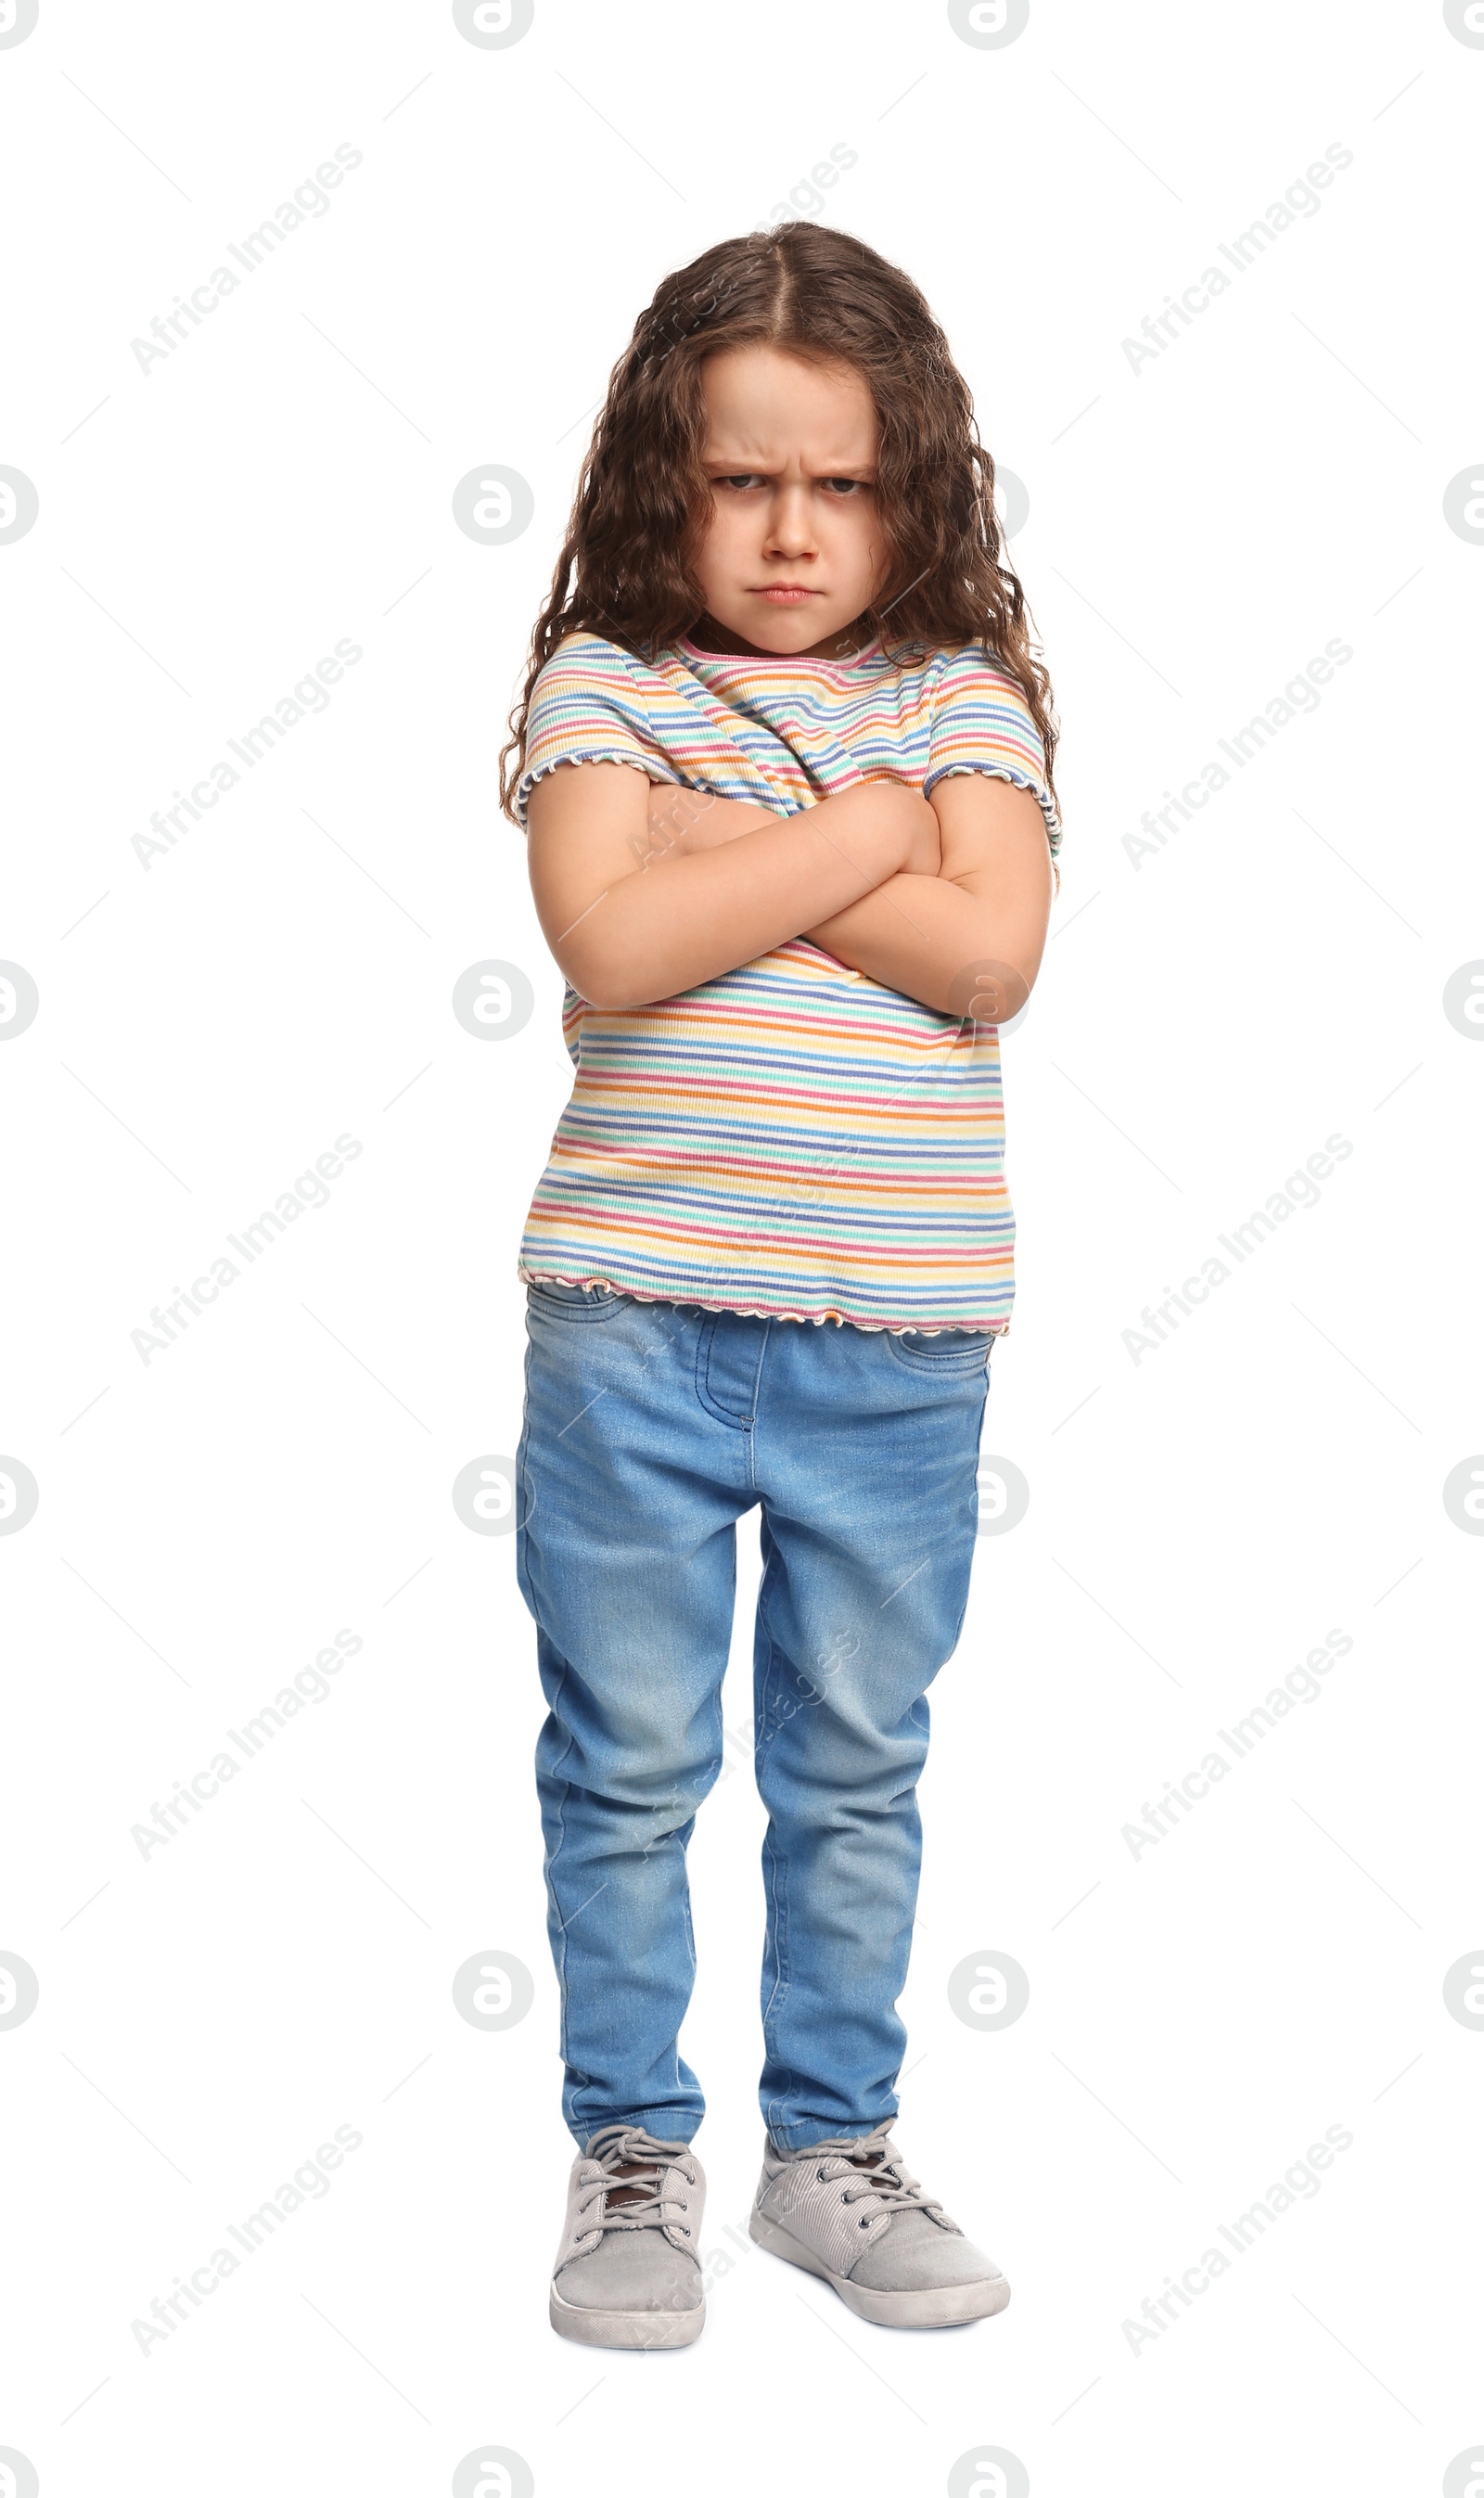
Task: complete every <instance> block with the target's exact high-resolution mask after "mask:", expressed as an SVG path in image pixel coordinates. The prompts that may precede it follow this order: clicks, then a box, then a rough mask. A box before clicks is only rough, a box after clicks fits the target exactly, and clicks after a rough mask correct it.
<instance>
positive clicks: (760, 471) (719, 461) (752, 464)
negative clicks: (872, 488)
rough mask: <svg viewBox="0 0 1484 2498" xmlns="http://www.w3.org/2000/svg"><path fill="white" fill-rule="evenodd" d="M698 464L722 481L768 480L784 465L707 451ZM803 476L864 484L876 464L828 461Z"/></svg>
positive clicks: (871, 476)
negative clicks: (714, 473) (728, 478)
mask: <svg viewBox="0 0 1484 2498" xmlns="http://www.w3.org/2000/svg"><path fill="white" fill-rule="evenodd" d="M702 465H703V466H704V467H706V468H714V469H716V470H717V471H718V473H719V474H720V475H722V476H724V477H770V476H774V475H776V473H777V471H778V469H779V468H780V467H781V466H782V465H783V463H782V462H780V461H773V462H769V461H767V460H760V459H754V458H751V457H749V456H748V454H747V453H745V452H741V453H738V454H737V455H736V456H735V457H734V458H731V457H728V456H727V455H726V453H725V452H721V451H708V452H706V453H705V455H704V457H703V460H702ZM805 473H806V474H807V475H809V476H812V477H856V478H859V479H860V480H861V481H862V482H863V483H869V482H870V481H871V480H872V479H873V478H874V477H875V475H876V463H875V461H874V460H836V461H827V462H824V463H823V464H822V465H821V466H819V467H818V468H810V469H807V470H806V472H805Z"/></svg>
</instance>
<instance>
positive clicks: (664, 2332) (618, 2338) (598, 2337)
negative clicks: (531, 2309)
mask: <svg viewBox="0 0 1484 2498" xmlns="http://www.w3.org/2000/svg"><path fill="white" fill-rule="evenodd" d="M548 2312H549V2314H550V2317H551V2324H552V2331H553V2332H554V2333H561V2334H563V2335H565V2339H566V2340H567V2341H568V2342H596V2343H597V2345H598V2346H599V2348H600V2349H602V2350H604V2351H678V2350H680V2349H682V2348H683V2346H684V2345H685V2344H686V2343H687V2342H694V2340H695V2339H696V2337H697V2335H698V2334H699V2332H700V2329H701V2327H702V2325H703V2324H704V2323H705V2322H706V2302H705V2300H704V2299H702V2300H701V2303H700V2305H699V2307H681V2308H676V2309H674V2310H673V2311H666V2312H663V2313H661V2312H660V2311H658V2310H656V2309H653V2308H642V2307H640V2308H623V2307H573V2306H572V2305H570V2303H569V2302H568V2301H567V2300H566V2299H565V2298H564V2297H563V2296H562V2295H561V2292H560V2291H559V2290H558V2289H557V2286H556V2284H555V2282H553V2284H552V2290H551V2304H550V2308H549V2311H548Z"/></svg>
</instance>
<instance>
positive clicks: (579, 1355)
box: [516, 1284, 991, 2151]
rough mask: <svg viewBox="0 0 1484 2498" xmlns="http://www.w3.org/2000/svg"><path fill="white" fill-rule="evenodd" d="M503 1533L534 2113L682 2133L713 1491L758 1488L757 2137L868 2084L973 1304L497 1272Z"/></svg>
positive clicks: (956, 1622)
mask: <svg viewBox="0 0 1484 2498" xmlns="http://www.w3.org/2000/svg"><path fill="white" fill-rule="evenodd" d="M528 1337H529V1349H528V1353H527V1360H526V1419H525V1427H524V1430H523V1432H522V1435H521V1445H520V1454H519V1457H518V1459H517V1477H518V1480H517V1525H516V1555H517V1572H518V1576H519V1580H520V1588H521V1593H522V1595H523V1596H524V1598H525V1600H526V1603H527V1605H528V1606H529V1607H530V1609H531V1612H532V1616H533V1617H534V1619H535V1623H536V1630H537V1643H536V1646H537V1658H538V1663H539V1668H540V1675H541V1682H542V1687H543V1689H544V1692H545V1695H546V1700H547V1703H548V1707H549V1711H550V1714H549V1715H548V1716H547V1718H546V1720H545V1723H544V1725H543V1726H542V1729H541V1732H540V1736H539V1738H538V1740H537V1744H536V1784H537V1789H538V1792H539V1795H540V1802H541V1818H542V1825H543V1828H544V1831H545V1837H546V1884H547V1897H548V1902H549V1914H548V1927H549V1932H550V1936H551V1944H552V1953H553V1957H554V1959H555V1962H556V1967H557V1978H558V1983H559V1985H560V1988H561V1997H562V2054H563V2057H564V2059H565V2068H566V2070H565V2088H564V2092H563V2114H564V2116H565V2119H566V2123H567V2125H568V2127H569V2129H570V2130H571V2132H572V2133H573V2135H574V2136H575V2137H576V2140H577V2142H578V2144H579V2146H583V2147H585V2146H586V2144H587V2142H588V2140H589V2139H590V2137H591V2136H592V2135H593V2134H594V2133H596V2132H597V2129H598V2127H599V2126H603V2125H610V2124H615V2123H624V2124H630V2125H642V2126H645V2127H647V2128H648V2129H649V2130H650V2132H652V2133H655V2134H658V2135H660V2136H661V2138H662V2139H666V2140H676V2139H680V2140H684V2141H689V2140H690V2138H691V2136H692V2135H693V2134H694V2131H695V2130H696V2127H697V2126H698V2125H699V2123H700V2120H701V2116H702V2113H703V2108H704V2101H703V2099H702V2097H701V2092H700V2086H699V2084H698V2083H697V2081H696V2079H695V2076H694V2073H693V2072H692V2070H691V2068H690V2066H688V2065H687V2064H686V2063H685V2061H684V2059H683V2058H682V2056H681V2054H680V2049H679V2032H680V2025H681V2021H682V2019H683V2017H684V2014H685V2011H686V2007H687V2005H688V2004H689V2002H690V2000H691V1990H692V1985H693V1982H694V1975H695V1944H694V1935H693V1932H692V1926H691V1903H690V1889H689V1885H688V1882H687V1878H686V1847H687V1844H688V1842H689V1840H690V1837H691V1832H692V1830H693V1828H694V1821H695V1813H696V1809H697V1807H698V1806H699V1804H700V1802H701V1800H702V1798H703V1797H704V1796H705V1795H706V1794H707V1793H708V1792H709V1790H710V1789H711V1787H712V1786H713V1785H714V1784H715V1782H716V1779H717V1777H718V1775H719V1773H720V1770H721V1767H722V1677H723V1674H724V1672H725V1670H726V1658H727V1650H728V1647H729V1643H730V1635H731V1622H732V1611H733V1603H734V1597H735V1588H736V1535H735V1527H736V1521H737V1520H738V1519H739V1518H740V1517H741V1516H742V1515H743V1513H744V1512H745V1511H747V1510H750V1509H752V1508H753V1507H754V1506H755V1504H760V1506H761V1512H762V1517H761V1543H762V1562H763V1569H762V1580H761V1585H760V1587H759V1590H758V1615H757V1634H756V1645H755V1692H754V1738H755V1760H756V1767H757V1777H758V1791H759V1793H760V1795H761V1797H762V1801H763V1803H764V1805H765V1806H766V1808H767V1813H768V1826H767V1835H766V1838H765V1839H764V1841H763V1847H762V1871H763V1883H764V1889H765V1894H766V1906H767V1931H766V1943H765V1947H764V1952H763V1964H762V2031H763V2042H764V2049H765V2062H764V2065H763V2070H762V2080H761V2086H760V2090H759V2094H758V2096H759V2098H760V2101H761V2105H762V2115H763V2122H764V2124H765V2125H766V2127H767V2130H768V2132H769V2134H770V2135H771V2137H772V2139H773V2141H774V2143H775V2144H776V2145H777V2146H778V2148H779V2149H780V2150H784V2151H802V2150H805V2149H807V2148H808V2146H809V2145H810V2144H811V2143H814V2142H820V2141H823V2139H824V2138H825V2137H826V2136H827V2135H830V2134H839V2133H848V2134H857V2133H869V2132H870V2131H871V2130H872V2129H873V2128H874V2127H875V2126H877V2125H879V2124H880V2123H881V2121H882V2119H883V2118H884V2117H887V2116H892V2115H894V2114H895V2113H896V2107H897V2101H896V2096H895V2088H894V2085H895V2081H896V2076H897V2073H898V2072H899V2070H900V2069H901V2062H902V2055H903V2051H904V2049H905V2046H906V2032H905V2030H904V2029H903V2027H902V2024H901V2022H900V2021H899V2020H898V2018H897V2015H896V2010H895V2005H896V2000H897V1997H898V1996H899V1995H900V1993H901V1991H902V1987H903V1985H904V1984H905V1982H906V1976H907V1962H908V1955H909V1951H910V1948H911V1941H912V1927H913V1917H914V1912H915V1908H916V1903H917V1891H918V1873H919V1863H920V1858H921V1825H920V1822H919V1817H918V1806H917V1782H918V1777H919V1773H920V1771H921V1768H922V1763H923V1760H924V1758H925V1756H926V1752H927V1732H928V1713H927V1702H926V1700H925V1699H924V1697H923V1694H924V1692H925V1690H926V1688H927V1685H928V1683H929V1682H931V1681H932V1679H933V1676H934V1675H935V1674H936V1673H937V1671H938V1668H939V1667H940V1666H941V1665H942V1664H943V1663H944V1662H945V1660H946V1659H947V1658H948V1657H949V1656H951V1655H952V1651H953V1649H954V1647H955V1645H956V1643H957V1639H958V1634H959V1630H960V1628H961V1627H962V1623H963V1616H964V1607H965V1605H966V1604H967V1601H968V1592H969V1570H970V1564H971V1562H972V1559H973V1554H974V1539H975V1530H976V1525H977V1520H978V1498H977V1490H976V1483H975V1474H976V1468H977V1464H978V1457H979V1440H980V1431H981V1428H982V1425H983V1422H984V1400H985V1394H986V1391H987V1386H988V1363H989V1345H990V1342H991V1339H990V1337H989V1336H988V1335H986V1334H983V1333H981V1334H969V1333H966V1332H964V1331H961V1330H954V1331H952V1332H947V1333H944V1334H941V1335H937V1336H922V1335H914V1336H892V1335H888V1334H885V1333H883V1334H872V1333H869V1332H867V1331H866V1330H865V1329H860V1328H854V1327H848V1326H845V1327H842V1326H838V1325H836V1324H835V1323H834V1322H833V1321H827V1322H826V1323H825V1324H824V1325H823V1326H821V1327H816V1326H814V1325H812V1324H803V1323H800V1322H799V1321H796V1320H777V1319H753V1318H739V1317H736V1316H734V1315H733V1314H731V1313H730V1312H720V1313H719V1312H716V1311H708V1310H703V1309H699V1308H696V1307H695V1306H694V1305H691V1304H676V1303H674V1302H655V1301H639V1300H635V1299H634V1298H633V1297H631V1296H628V1295H621V1294H614V1293H605V1292H602V1291H600V1290H599V1289H597V1287H585V1286H582V1285H567V1284H532V1285H531V1286H530V1287H529V1289H528Z"/></svg>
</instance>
